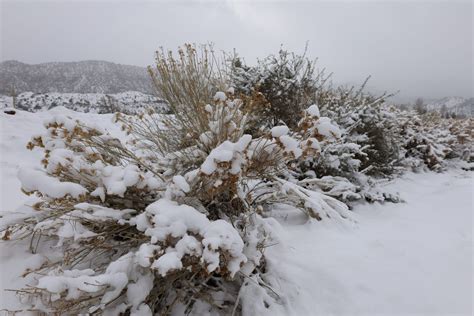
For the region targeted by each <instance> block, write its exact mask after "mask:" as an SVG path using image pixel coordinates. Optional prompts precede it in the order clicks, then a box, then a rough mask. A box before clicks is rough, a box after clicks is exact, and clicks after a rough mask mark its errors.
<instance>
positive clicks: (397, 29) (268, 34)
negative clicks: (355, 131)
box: [0, 1, 473, 98]
mask: <svg viewBox="0 0 474 316" xmlns="http://www.w3.org/2000/svg"><path fill="white" fill-rule="evenodd" d="M472 9H473V8H472V2H471V1H432V2H431V1H430V2H428V1H422V2H413V1H397V2H382V1H370V2H359V1H346V2H308V1H306V2H305V1H298V2H291V3H290V2H285V1H282V2H278V1H259V2H249V1H221V2H215V1H178V2H171V1H159V2H156V1H155V2H151V1H146V2H138V1H128V2H117V1H114V2H112V1H100V2H92V1H62V2H60V1H48V2H45V1H2V2H1V30H0V32H1V33H0V34H1V59H2V60H7V59H17V60H20V61H23V62H28V63H39V62H48V61H73V60H86V59H103V60H109V61H113V62H118V63H124V64H134V65H148V64H152V63H153V58H154V56H153V54H154V53H153V52H154V51H155V50H156V49H157V48H158V47H160V46H163V47H165V48H172V49H174V48H176V47H177V46H178V45H180V44H182V43H184V42H194V43H206V42H213V43H215V47H216V48H217V49H223V50H227V51H229V50H232V49H234V48H235V49H237V51H238V52H239V54H240V55H242V56H244V57H245V58H246V60H247V61H248V62H253V61H255V59H256V58H257V57H258V56H264V55H266V54H268V53H271V52H276V51H277V50H278V48H279V47H280V45H281V44H283V45H284V47H286V48H288V49H291V50H295V51H299V52H301V51H302V50H303V49H304V46H305V43H306V41H308V42H309V55H310V57H319V65H320V66H321V67H326V68H327V69H328V70H329V71H331V72H334V81H336V82H348V83H360V82H362V81H363V80H364V78H365V77H366V76H367V75H372V79H371V82H370V86H371V87H373V88H374V89H377V90H388V91H396V90H401V94H400V95H401V96H402V97H415V96H424V97H428V98H437V97H443V96H447V95H459V96H466V97H468V96H472V95H473V91H472V86H473V81H472V76H473V73H472V71H473V67H472V58H473V43H472V35H473V34H472V23H473V22H472V19H473V12H472Z"/></svg>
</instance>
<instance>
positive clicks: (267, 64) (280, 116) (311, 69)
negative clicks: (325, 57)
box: [231, 49, 328, 128]
mask: <svg viewBox="0 0 474 316" xmlns="http://www.w3.org/2000/svg"><path fill="white" fill-rule="evenodd" d="M327 78H328V77H327V76H325V75H324V72H322V71H321V72H320V71H318V70H317V69H316V67H315V62H314V61H312V60H309V59H308V58H307V57H306V56H305V54H303V55H302V56H301V55H297V54H295V53H290V52H288V51H286V50H283V49H280V51H279V52H278V54H276V55H269V56H267V57H265V58H264V59H262V60H259V62H258V64H257V65H256V66H247V65H245V64H244V62H243V61H242V60H241V59H239V58H235V59H233V60H232V65H231V80H232V85H233V87H235V89H236V93H238V94H239V93H242V94H244V95H251V94H253V93H261V95H262V96H263V97H264V98H265V100H266V101H267V102H268V103H267V104H266V105H267V106H266V107H262V108H261V111H260V115H259V119H260V120H261V121H262V120H263V122H264V123H265V124H266V125H267V126H274V125H276V124H278V123H279V122H280V121H283V122H284V123H285V124H286V125H288V126H289V127H291V128H293V127H296V125H297V123H298V121H299V120H300V118H301V112H302V111H303V110H304V109H306V108H307V107H308V106H310V105H311V104H313V103H314V100H313V99H314V95H315V94H316V92H317V90H318V89H319V88H320V87H321V86H322V85H323V84H324V82H325V81H326V80H327Z"/></svg>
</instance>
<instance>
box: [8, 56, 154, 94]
mask: <svg viewBox="0 0 474 316" xmlns="http://www.w3.org/2000/svg"><path fill="white" fill-rule="evenodd" d="M12 89H14V90H15V91H16V93H20V92H27V91H33V92H35V93H46V92H63V93H64V92H66V93H72V92H74V93H119V92H125V91H130V90H132V91H140V92H142V93H153V89H152V85H151V80H150V76H149V75H148V73H147V70H146V68H144V67H137V66H130V65H120V64H115V63H111V62H107V61H99V60H87V61H78V62H52V63H43V64H35V65H30V64H25V63H22V62H19V61H16V60H9V61H4V62H1V63H0V93H2V94H9V93H10V92H11V90H12Z"/></svg>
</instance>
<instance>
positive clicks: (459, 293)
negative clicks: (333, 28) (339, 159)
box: [0, 107, 474, 315]
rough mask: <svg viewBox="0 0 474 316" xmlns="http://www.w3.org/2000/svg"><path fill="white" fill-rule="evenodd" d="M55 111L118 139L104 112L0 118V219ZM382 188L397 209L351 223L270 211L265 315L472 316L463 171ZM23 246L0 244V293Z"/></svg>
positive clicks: (376, 210)
mask: <svg viewBox="0 0 474 316" xmlns="http://www.w3.org/2000/svg"><path fill="white" fill-rule="evenodd" d="M55 114H62V115H69V116H71V117H73V118H77V119H81V120H83V121H85V122H88V123H91V124H95V125H99V126H101V127H102V128H105V129H107V130H109V131H110V132H111V133H112V134H113V135H116V136H118V137H120V136H121V133H122V132H121V131H120V127H119V126H118V125H116V124H114V123H113V122H112V115H111V114H102V115H100V114H94V113H78V112H73V111H70V110H67V109H65V108H63V107H55V108H53V109H51V110H48V111H42V112H38V113H30V112H25V111H17V113H16V115H7V114H4V113H0V123H1V131H0V152H1V155H0V172H1V189H0V192H1V212H2V214H5V213H7V212H14V211H15V209H17V208H18V207H21V205H22V204H23V203H26V204H31V203H32V200H34V198H32V197H27V196H26V195H24V194H23V193H21V191H20V182H19V181H18V180H17V178H16V174H17V170H18V167H19V166H33V167H34V166H39V163H40V159H41V154H40V153H39V152H37V151H32V152H31V151H29V150H27V149H26V147H25V144H26V143H27V142H28V141H29V140H30V138H31V136H33V135H37V134H39V133H40V132H41V131H42V130H43V125H42V124H43V121H44V120H46V119H48V118H50V117H51V116H53V115H55ZM384 189H386V190H387V191H391V192H399V193H400V195H401V197H402V198H403V199H405V201H406V203H401V204H383V205H382V204H372V205H369V204H360V205H358V206H356V207H355V208H354V210H353V212H354V217H355V219H356V222H355V223H350V222H347V223H345V224H343V223H340V222H335V221H321V222H310V223H307V222H305V221H304V220H303V218H302V217H300V215H301V213H294V212H290V211H288V210H278V209H275V210H274V211H273V214H274V216H275V218H277V219H278V222H279V227H276V228H278V230H279V232H280V241H279V243H278V244H275V245H270V246H269V247H268V248H267V251H266V256H267V264H268V268H267V270H268V271H269V273H271V274H272V276H271V277H272V278H273V279H274V280H275V282H273V284H278V286H276V287H275V288H273V291H274V292H275V293H277V295H279V296H280V297H281V299H282V300H281V301H282V302H283V304H282V305H279V306H277V307H275V308H272V309H270V310H268V313H267V314H268V315H470V314H471V312H472V305H471V304H472V299H473V296H472V295H473V292H472V283H471V281H472V276H473V275H472V267H473V266H472V250H473V248H472V194H473V193H474V192H473V183H472V177H471V174H470V173H469V172H466V171H454V170H452V171H448V172H445V173H441V174H437V173H420V174H411V173H410V174H407V175H405V176H404V177H403V178H402V179H398V180H396V181H395V182H392V183H389V184H388V185H386V187H385V188H384ZM301 216H302V215H301ZM24 249H27V247H24V246H19V245H18V244H17V243H8V244H1V250H0V254H1V267H0V269H1V271H2V273H1V288H2V290H5V289H17V288H20V287H22V286H23V285H24V284H25V283H27V282H29V279H28V278H21V277H19V275H21V274H22V272H23V271H24V270H25V269H27V268H33V267H35V266H37V264H38V262H40V261H41V260H39V259H40V258H39V255H32V254H30V253H29V252H26V251H25V250H24ZM51 251H54V249H51ZM0 297H1V302H0V309H10V310H16V309H20V308H21V305H20V303H19V302H18V301H17V299H16V298H15V295H14V294H13V292H9V291H6V292H2V295H1V296H0Z"/></svg>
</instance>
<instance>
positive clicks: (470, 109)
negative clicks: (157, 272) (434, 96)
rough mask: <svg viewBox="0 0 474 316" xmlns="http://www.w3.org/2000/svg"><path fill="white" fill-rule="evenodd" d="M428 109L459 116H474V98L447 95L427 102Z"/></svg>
mask: <svg viewBox="0 0 474 316" xmlns="http://www.w3.org/2000/svg"><path fill="white" fill-rule="evenodd" d="M426 104H427V105H426V108H427V110H428V111H435V112H440V113H443V112H444V113H446V112H447V113H450V114H455V115H457V116H466V117H472V116H474V98H469V99H466V98H462V97H446V98H442V99H439V100H431V101H427V102H426Z"/></svg>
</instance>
